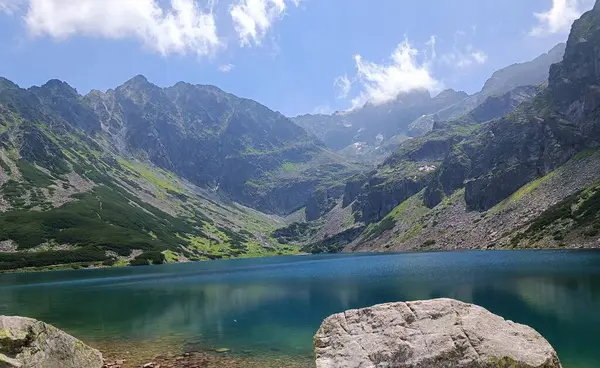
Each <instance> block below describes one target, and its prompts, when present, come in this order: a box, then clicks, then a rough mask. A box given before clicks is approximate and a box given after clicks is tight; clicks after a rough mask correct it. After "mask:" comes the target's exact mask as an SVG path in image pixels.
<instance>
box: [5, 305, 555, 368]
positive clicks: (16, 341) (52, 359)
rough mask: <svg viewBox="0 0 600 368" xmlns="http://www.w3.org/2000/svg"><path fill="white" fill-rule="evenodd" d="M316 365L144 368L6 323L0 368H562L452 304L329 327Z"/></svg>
mask: <svg viewBox="0 0 600 368" xmlns="http://www.w3.org/2000/svg"><path fill="white" fill-rule="evenodd" d="M314 348H315V356H316V362H315V361H313V360H312V359H311V360H303V361H302V360H298V361H294V360H292V359H290V357H287V356H281V357H264V356H253V355H252V354H250V353H248V354H237V353H236V354H233V353H232V352H231V351H229V349H226V348H221V349H215V350H214V351H212V352H195V351H188V352H183V353H181V354H165V355H158V356H154V358H152V359H149V360H145V361H144V360H141V359H144V358H140V357H139V356H137V355H136V354H135V351H134V352H133V354H131V355H130V356H129V354H130V352H127V353H128V356H127V357H125V356H122V357H116V356H113V355H114V354H112V353H111V354H108V355H107V356H105V357H103V356H102V354H101V353H100V352H99V351H98V350H96V349H94V348H91V347H89V346H87V345H86V344H84V343H83V342H81V341H79V340H77V339H76V338H74V337H73V336H70V335H68V334H66V333H65V332H63V331H61V330H59V329H57V328H55V327H53V326H50V325H48V324H45V323H44V322H41V321H36V320H34V319H30V318H23V317H5V316H0V368H176V367H177V368H201V367H202V368H213V367H214V368H280V367H290V368H309V367H311V368H312V367H315V363H316V367H317V368H337V367H343V368H394V367H402V368H422V367H428V368H509V367H519V368H562V366H561V363H560V361H559V359H558V355H557V353H556V352H555V351H554V349H553V348H552V346H551V345H550V344H549V343H548V341H546V339H544V337H542V336H541V335H540V334H539V333H538V332H536V331H535V330H534V329H533V328H531V327H529V326H525V325H521V324H518V323H515V322H512V321H507V320H504V319H503V318H502V317H500V316H497V315H494V314H492V313H491V312H489V311H487V310H486V309H484V308H482V307H479V306H476V305H473V304H467V303H462V302H459V301H456V300H452V299H434V300H426V301H416V302H399V303H388V304H380V305H376V306H373V307H369V308H364V309H358V310H348V311H345V312H343V313H339V314H335V315H332V316H330V317H328V318H327V319H325V320H324V321H323V323H322V325H321V327H320V329H319V330H318V331H317V333H316V335H315V337H314Z"/></svg>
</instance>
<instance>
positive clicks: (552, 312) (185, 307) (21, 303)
mask: <svg viewBox="0 0 600 368" xmlns="http://www.w3.org/2000/svg"><path fill="white" fill-rule="evenodd" d="M438 297H450V298H455V299H459V300H462V301H465V302H471V303H475V304H478V305H481V306H483V307H485V308H487V309H488V310H490V311H492V312H494V313H496V314H499V315H501V316H503V317H505V318H507V319H510V320H513V321H516V322H519V323H524V324H527V325H530V326H532V327H534V328H535V329H536V330H538V331H539V332H540V333H541V334H542V335H544V336H545V337H546V338H547V339H548V340H549V341H550V343H551V344H552V345H553V346H554V347H555V348H556V350H557V351H558V353H559V356H560V358H561V360H562V362H563V365H564V366H565V368H597V367H598V366H600V348H599V346H600V252H595V251H518V252H517V251H515V252H512V251H498V252H476V251H473V252H441V253H400V254H351V255H347V254H343V255H316V256H291V257H275V258H263V259H244V260H230V261H213V262H201V263H187V264H171V265H163V266H151V267H139V268H108V269H97V270H78V271H57V272H46V273H29V274H6V275H0V314H4V315H21V316H28V317H33V318H37V319H40V320H43V321H45V322H48V323H51V324H53V325H55V326H57V327H59V328H61V329H63V330H65V331H67V332H69V333H71V334H73V335H74V336H76V337H78V338H80V339H82V340H84V341H85V342H87V343H89V344H91V345H92V346H95V347H99V348H101V349H102V350H103V351H106V350H111V349H114V351H120V352H125V351H127V352H128V353H129V354H135V351H136V349H140V350H143V349H142V348H144V349H145V350H146V353H147V354H148V351H151V352H152V353H153V354H155V355H156V354H162V353H165V352H166V350H183V349H188V350H190V349H214V348H221V347H225V348H229V349H231V353H230V354H234V355H235V354H245V355H248V356H260V357H273V359H282V358H283V359H289V361H290V362H291V361H295V362H305V363H306V366H310V365H311V364H310V363H311V362H312V360H313V353H312V337H313V335H314V333H315V332H316V330H317V329H318V327H319V325H320V324H321V321H322V320H323V319H324V318H325V317H327V316H329V315H331V314H333V313H337V312H341V311H343V310H346V309H351V308H360V307H366V306H370V305H374V304H378V303H385V302H392V301H406V300H421V299H430V298H438ZM131 351H134V353H132V352H131Z"/></svg>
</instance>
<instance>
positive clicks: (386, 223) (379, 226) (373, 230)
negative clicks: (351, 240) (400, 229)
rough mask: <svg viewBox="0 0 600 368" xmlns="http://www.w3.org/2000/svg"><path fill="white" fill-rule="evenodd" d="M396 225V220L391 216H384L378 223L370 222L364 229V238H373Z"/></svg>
mask: <svg viewBox="0 0 600 368" xmlns="http://www.w3.org/2000/svg"><path fill="white" fill-rule="evenodd" d="M394 226H396V221H395V220H394V219H393V218H392V217H385V218H384V219H383V220H381V221H379V222H378V223H374V224H370V225H369V226H368V227H367V229H366V230H365V234H364V235H365V239H366V240H373V239H376V238H378V237H380V236H381V235H383V233H385V232H386V231H388V230H392V229H393V228H394Z"/></svg>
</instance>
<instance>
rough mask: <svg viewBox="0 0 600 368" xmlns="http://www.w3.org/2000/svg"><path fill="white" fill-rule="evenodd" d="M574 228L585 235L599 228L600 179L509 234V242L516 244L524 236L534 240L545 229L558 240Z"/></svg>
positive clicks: (543, 234) (593, 232)
mask: <svg viewBox="0 0 600 368" xmlns="http://www.w3.org/2000/svg"><path fill="white" fill-rule="evenodd" d="M557 227H558V229H557ZM590 227H591V228H590ZM578 229H583V230H582V231H583V234H584V235H585V236H587V237H593V236H596V235H597V234H598V232H599V231H598V230H600V182H598V183H596V184H594V185H591V186H590V187H588V188H587V189H585V190H582V191H579V192H577V193H575V194H572V195H570V196H569V197H567V198H565V199H564V200H562V201H560V202H559V203H557V204H555V205H554V206H552V207H550V208H548V209H547V210H546V211H544V212H543V213H542V214H540V215H539V216H538V217H537V218H536V219H535V220H534V221H532V222H531V224H530V225H529V227H528V228H527V230H526V231H525V232H522V233H518V234H516V235H515V236H513V238H512V239H511V244H512V246H513V247H514V246H518V245H519V244H520V243H521V241H522V240H525V239H531V240H532V241H537V240H540V239H541V238H543V237H544V236H545V235H546V234H548V233H549V232H552V234H551V235H552V237H553V239H554V240H557V241H561V240H563V239H564V238H565V236H566V234H568V233H569V232H572V231H575V230H578Z"/></svg>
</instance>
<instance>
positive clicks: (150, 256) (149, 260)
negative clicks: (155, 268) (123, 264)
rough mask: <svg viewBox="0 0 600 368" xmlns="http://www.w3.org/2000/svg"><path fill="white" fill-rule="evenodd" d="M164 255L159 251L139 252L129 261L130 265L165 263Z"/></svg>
mask: <svg viewBox="0 0 600 368" xmlns="http://www.w3.org/2000/svg"><path fill="white" fill-rule="evenodd" d="M165 260H166V259H165V255H164V254H163V253H161V252H159V251H149V252H144V253H142V254H140V255H139V256H137V257H135V259H134V260H133V261H131V262H130V265H131V266H148V265H152V264H154V265H159V264H163V263H165Z"/></svg>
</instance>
